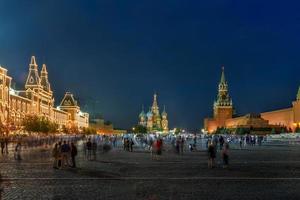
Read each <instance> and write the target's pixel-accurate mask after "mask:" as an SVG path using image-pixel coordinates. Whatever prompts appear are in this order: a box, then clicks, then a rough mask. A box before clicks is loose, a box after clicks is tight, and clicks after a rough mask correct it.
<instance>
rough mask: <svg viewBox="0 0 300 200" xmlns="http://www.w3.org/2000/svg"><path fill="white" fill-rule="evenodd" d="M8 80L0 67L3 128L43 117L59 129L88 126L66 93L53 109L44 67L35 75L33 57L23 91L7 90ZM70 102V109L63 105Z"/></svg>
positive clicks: (86, 116) (9, 88)
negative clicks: (27, 117) (32, 117)
mask: <svg viewBox="0 0 300 200" xmlns="http://www.w3.org/2000/svg"><path fill="white" fill-rule="evenodd" d="M11 80H12V78H11V77H10V76H8V75H7V69H5V68H2V67H0V109H1V112H0V120H1V123H3V124H5V125H12V126H21V124H22V120H23V119H24V118H25V117H26V116H28V115H37V116H39V117H45V118H47V119H49V120H50V121H52V122H55V123H57V124H58V125H59V127H60V128H62V127H66V128H71V127H72V128H84V127H88V126H89V123H88V121H89V115H88V113H83V112H81V111H80V107H79V106H78V105H77V102H76V101H75V99H74V97H73V95H72V94H71V93H66V95H65V97H64V99H63V101H62V102H61V104H60V106H58V107H57V108H55V107H54V97H53V91H52V89H51V85H50V83H49V80H48V72H47V67H46V65H45V64H43V66H42V70H41V72H40V73H39V71H38V65H37V63H36V60H35V57H34V56H32V57H31V61H30V64H29V72H28V76H27V79H26V82H25V89H24V90H14V89H13V88H11ZM69 101H70V105H67V103H68V102H69Z"/></svg>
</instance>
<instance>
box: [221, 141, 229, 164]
mask: <svg viewBox="0 0 300 200" xmlns="http://www.w3.org/2000/svg"><path fill="white" fill-rule="evenodd" d="M222 158H223V168H228V165H229V144H228V143H226V144H225V145H224V148H223V150H222Z"/></svg>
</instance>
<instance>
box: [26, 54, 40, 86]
mask: <svg viewBox="0 0 300 200" xmlns="http://www.w3.org/2000/svg"><path fill="white" fill-rule="evenodd" d="M39 85H40V77H39V72H38V65H37V64H36V61H35V57H34V56H32V57H31V61H30V64H29V73H28V76H27V79H26V83H25V88H26V89H27V88H36V87H39Z"/></svg>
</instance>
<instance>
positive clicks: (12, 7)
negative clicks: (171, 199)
mask: <svg viewBox="0 0 300 200" xmlns="http://www.w3.org/2000/svg"><path fill="white" fill-rule="evenodd" d="M299 10H300V4H299V3H297V1H280V3H279V2H277V1H261V0H251V1H240V0H235V1H230V0H220V1H213V0H212V1H199V0H194V1H193V0H189V1H187V0H181V1H178V0H157V1H155V0H151V1H148V0H145V1H142V0H135V1H130V0H126V1H124V0H119V1H113V0H106V1H100V0H98V1H93V0H88V1H86V0H82V1H75V0H72V1H63V0H51V1H50V0H49V1H40V0H28V1H14V0H9V1H6V2H4V1H0V64H1V65H2V66H5V67H6V68H8V70H9V74H10V75H11V76H13V78H14V81H15V82H17V83H18V85H19V86H22V84H23V82H24V81H25V80H24V79H25V76H26V73H27V70H28V62H29V60H30V56H31V55H36V57H37V62H38V64H39V65H40V66H41V64H42V63H43V62H46V64H47V66H48V71H49V76H50V81H51V83H52V88H53V89H54V92H55V96H56V103H59V101H60V99H61V97H62V95H63V93H64V92H65V91H66V90H68V91H71V92H73V93H74V94H75V95H76V96H77V97H78V98H79V99H80V102H81V105H82V104H86V103H87V104H88V105H89V107H88V108H89V109H94V110H97V111H98V112H101V113H102V114H103V115H104V117H105V118H106V119H108V120H111V121H113V122H114V124H115V126H117V127H123V128H127V127H131V126H132V125H134V124H135V123H136V122H137V120H138V119H137V116H138V114H139V112H140V109H141V104H145V105H150V104H151V102H152V95H153V92H154V91H157V93H158V95H159V99H158V100H159V103H160V105H161V107H162V105H163V104H165V105H166V107H167V112H168V113H169V121H170V124H171V126H172V127H174V126H181V127H188V128H191V129H200V128H201V127H202V123H203V118H204V117H205V116H208V115H211V113H212V104H213V100H214V98H215V95H216V92H217V91H216V89H217V82H218V81H219V78H220V70H221V65H225V71H226V77H227V80H228V82H229V86H230V94H231V96H232V98H233V103H234V105H235V107H236V109H237V112H238V113H239V114H245V113H249V112H261V111H268V110H272V109H276V108H282V107H288V106H290V105H291V102H292V100H294V98H295V95H296V92H297V88H298V86H299V84H300V78H299V74H300V67H299V66H300V56H299V53H300V51H299V48H300V37H299V35H300V12H299ZM82 106H83V105H82Z"/></svg>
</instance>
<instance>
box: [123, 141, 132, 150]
mask: <svg viewBox="0 0 300 200" xmlns="http://www.w3.org/2000/svg"><path fill="white" fill-rule="evenodd" d="M123 145H124V146H123V149H124V150H125V151H130V152H133V145H134V142H133V139H132V138H124V139H123Z"/></svg>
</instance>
